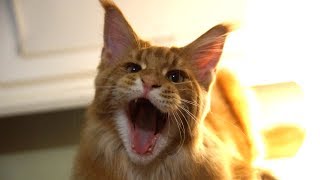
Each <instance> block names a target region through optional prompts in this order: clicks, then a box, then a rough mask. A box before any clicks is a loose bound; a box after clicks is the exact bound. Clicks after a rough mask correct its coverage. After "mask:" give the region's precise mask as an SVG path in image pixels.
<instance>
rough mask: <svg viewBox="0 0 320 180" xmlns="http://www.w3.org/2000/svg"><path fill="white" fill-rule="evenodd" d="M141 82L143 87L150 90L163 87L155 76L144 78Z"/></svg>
mask: <svg viewBox="0 0 320 180" xmlns="http://www.w3.org/2000/svg"><path fill="white" fill-rule="evenodd" d="M141 81H142V83H143V86H144V87H145V88H148V89H151V88H159V87H161V85H160V83H159V81H158V80H157V79H156V78H155V77H154V76H150V75H149V76H148V75H147V76H143V77H141Z"/></svg>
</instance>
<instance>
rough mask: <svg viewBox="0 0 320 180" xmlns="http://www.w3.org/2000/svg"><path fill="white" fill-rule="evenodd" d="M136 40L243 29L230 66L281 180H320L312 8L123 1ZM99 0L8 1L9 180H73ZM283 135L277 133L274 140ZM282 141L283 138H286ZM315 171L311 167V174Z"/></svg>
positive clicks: (1, 159) (0, 16) (254, 2)
mask: <svg viewBox="0 0 320 180" xmlns="http://www.w3.org/2000/svg"><path fill="white" fill-rule="evenodd" d="M115 3H116V4H117V5H118V6H119V7H120V9H121V10H122V11H123V13H124V15H125V16H126V17H127V19H128V21H129V23H130V24H131V25H132V27H133V29H134V30H135V31H136V33H137V34H138V35H139V36H140V37H141V38H143V39H145V40H149V41H151V42H153V43H154V44H156V45H169V46H172V45H175V46H184V45H186V44H187V43H189V42H191V41H193V40H194V39H196V38H197V37H198V36H200V35H201V34H203V33H204V32H206V31H207V30H208V29H210V28H211V27H213V26H214V25H216V24H218V23H221V22H231V23H234V24H235V25H236V27H237V29H236V30H235V31H234V32H232V33H231V34H230V36H229V38H228V40H227V42H226V46H225V50H224V54H223V57H222V62H221V66H227V67H228V68H231V69H233V70H234V71H235V72H236V73H237V75H238V77H239V79H240V81H241V82H242V83H243V84H244V85H245V86H247V87H248V88H250V89H251V90H252V94H251V95H250V97H251V99H252V102H251V106H252V112H251V115H252V118H253V128H254V130H255V131H257V132H258V133H263V134H264V135H265V137H276V138H274V139H279V141H273V142H269V141H265V146H268V147H269V148H274V151H273V152H276V153H271V154H270V153H269V154H268V153H266V154H268V155H265V157H267V158H268V159H269V160H268V161H267V162H262V161H261V162H257V163H258V164H260V165H262V166H266V167H268V168H270V169H271V170H273V171H275V172H276V173H277V174H278V176H279V177H280V179H290V180H291V179H317V178H320V177H319V175H318V173H317V169H316V167H313V165H307V164H308V163H313V162H319V160H320V155H319V153H318V152H319V150H320V147H319V146H320V142H319V138H317V137H318V136H319V135H320V134H319V132H318V129H319V128H320V124H319V123H318V120H320V119H319V116H318V113H317V110H318V109H317V107H318V106H317V102H319V101H318V100H320V99H319V95H318V92H320V91H319V90H320V89H319V87H318V82H319V80H318V77H320V76H319V75H320V73H319V70H318V69H319V68H318V67H319V66H318V64H317V63H318V61H319V60H320V58H319V57H320V55H319V50H318V47H319V45H318V44H319V42H320V35H319V32H320V25H319V20H318V17H320V12H319V11H318V9H317V7H318V6H317V2H314V1H311V0H305V1H302V0H291V1H289V0H269V1H264V0H162V1H148V0H134V1H126V0H115ZM103 14H104V12H103V9H102V8H101V7H100V5H99V2H98V0H67V1H66V0H54V1H53V0H0V142H1V143H0V179H3V180H18V179H24V180H35V179H46V180H63V179H68V178H69V175H70V170H71V167H72V159H73V157H74V154H75V150H76V148H77V144H78V142H79V134H80V129H81V126H82V122H83V120H84V112H85V107H86V106H87V105H88V104H89V103H90V101H91V99H92V97H93V92H94V89H93V79H94V76H95V73H96V67H97V64H98V63H99V59H100V52H101V47H102V44H103V42H102V35H103V34H102V29H103ZM275 129H276V130H277V131H275ZM278 137H279V138H278ZM307 167H308V168H307Z"/></svg>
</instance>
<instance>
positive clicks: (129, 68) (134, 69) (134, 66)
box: [126, 63, 141, 73]
mask: <svg viewBox="0 0 320 180" xmlns="http://www.w3.org/2000/svg"><path fill="white" fill-rule="evenodd" d="M126 70H127V71H128V72H129V73H135V72H139V71H140V70H141V66H140V65H139V64H135V63H128V64H127V65H126Z"/></svg>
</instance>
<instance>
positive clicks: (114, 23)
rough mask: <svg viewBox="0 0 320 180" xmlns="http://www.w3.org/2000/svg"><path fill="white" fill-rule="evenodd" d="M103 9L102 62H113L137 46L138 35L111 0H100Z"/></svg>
mask: <svg viewBox="0 0 320 180" xmlns="http://www.w3.org/2000/svg"><path fill="white" fill-rule="evenodd" d="M100 3H101V5H102V6H103V7H104V9H105V19H104V34H103V36H104V46H103V50H102V63H104V64H105V63H106V64H107V65H108V64H113V63H115V62H116V61H117V60H119V59H120V58H121V57H122V56H124V55H126V53H128V52H129V51H130V50H132V49H135V48H137V47H138V42H139V40H138V37H137V35H136V34H135V33H134V31H133V29H132V28H131V26H130V25H129V23H128V22H127V20H126V19H125V17H124V16H123V14H122V12H121V11H120V9H119V8H118V7H117V6H116V5H115V4H114V3H113V2H112V1H111V0H100Z"/></svg>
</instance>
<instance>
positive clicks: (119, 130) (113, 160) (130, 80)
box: [72, 0, 259, 180]
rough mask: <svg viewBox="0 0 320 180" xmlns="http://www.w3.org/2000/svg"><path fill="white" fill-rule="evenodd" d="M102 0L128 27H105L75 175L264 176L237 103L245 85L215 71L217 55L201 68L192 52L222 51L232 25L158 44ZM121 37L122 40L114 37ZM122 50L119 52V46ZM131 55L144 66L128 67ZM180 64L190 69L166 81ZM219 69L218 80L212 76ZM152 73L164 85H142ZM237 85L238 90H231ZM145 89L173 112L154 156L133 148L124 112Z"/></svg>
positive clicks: (145, 179)
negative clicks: (181, 43)
mask: <svg viewBox="0 0 320 180" xmlns="http://www.w3.org/2000/svg"><path fill="white" fill-rule="evenodd" d="M101 3H102V5H103V6H104V8H105V9H106V12H107V14H106V21H108V18H119V17H118V16H120V18H121V19H116V20H119V21H117V22H123V23H122V24H120V26H121V27H122V26H124V27H126V29H125V30H124V31H123V32H118V31H121V30H122V29H117V27H115V28H116V29H117V31H113V30H112V29H111V30H110V29H107V30H105V46H104V48H103V51H102V56H101V63H100V65H99V68H98V70H99V72H98V75H97V77H96V81H95V86H96V92H95V97H94V100H93V102H92V104H91V105H90V107H89V108H88V113H87V121H86V124H85V128H84V130H83V133H82V139H81V143H80V148H79V151H78V155H77V158H76V160H75V165H74V170H73V176H72V179H73V180H106V179H112V180H122V179H129V180H131V179H132V180H160V179H166V180H167V179H168V180H169V179H172V180H180V179H181V180H185V179H190V180H196V179H203V180H205V179H210V180H213V179H217V180H229V179H239V180H240V179H241V180H242V179H243V180H251V179H252V180H254V179H259V173H257V172H256V170H254V168H253V167H252V165H251V164H252V161H253V144H252V141H251V138H250V132H249V131H250V129H249V128H248V122H247V117H246V116H245V115H244V114H243V113H242V114H241V113H240V112H242V109H243V110H244V109H245V107H244V106H241V107H239V106H238V105H237V104H236V103H233V102H239V101H241V102H242V101H243V100H245V99H243V97H244V96H243V95H244V94H243V93H242V91H240V89H241V86H240V85H239V84H238V83H237V81H236V79H235V78H234V76H233V75H232V74H230V73H229V72H228V71H225V70H220V71H218V72H217V73H216V68H215V66H216V64H217V62H213V63H212V66H210V67H207V66H205V70H203V69H201V68H202V67H200V65H199V62H196V61H197V60H192V59H193V58H194V57H200V58H201V56H202V55H198V54H196V55H195V53H197V48H199V47H200V48H203V47H205V48H206V47H210V49H212V48H216V47H217V46H219V48H221V49H214V51H212V52H211V51H210V49H205V50H206V51H205V52H206V53H207V55H208V56H210V55H212V57H213V58H217V60H218V59H219V57H220V54H211V53H217V52H218V50H219V52H218V53H221V50H222V48H223V42H224V39H225V37H226V33H227V30H228V29H227V27H226V26H223V25H219V26H216V27H214V28H213V29H212V30H209V31H208V32H207V33H206V34H204V35H203V36H201V37H200V38H199V39H197V40H196V41H194V42H193V43H191V44H190V45H188V46H186V47H183V48H176V47H172V48H168V47H156V46H151V45H150V44H149V43H147V42H145V41H142V40H140V39H138V38H137V36H136V34H135V33H134V32H133V31H132V29H131V27H130V26H129V25H128V23H127V22H126V21H125V20H124V19H122V18H123V17H122V14H121V12H120V10H119V9H118V8H117V7H116V6H115V5H114V4H113V3H112V2H110V1H108V0H101ZM112 13H114V14H112ZM113 15H114V16H115V17H112V16H113ZM106 23H109V22H106ZM109 25H110V24H109ZM113 25H114V24H111V25H110V26H109V27H106V28H113V27H112V26H113ZM118 25H119V24H118ZM118 25H117V26H118ZM122 28H123V27H122ZM108 33H109V34H110V33H115V36H114V37H115V38H116V39H115V40H117V41H114V40H113V39H112V38H113V37H108V36H109V34H108ZM121 33H122V34H121ZM213 35H214V36H216V37H217V38H218V39H220V40H221V38H222V39H223V41H220V40H219V42H217V43H216V44H214V45H210V46H208V45H207V43H208V42H210V43H211V42H212V41H214V40H215V39H216V38H214V37H213ZM207 36H209V37H210V38H211V40H210V41H209V40H208V38H207ZM123 38H125V39H123ZM126 38H129V39H126ZM109 41H111V43H109ZM117 42H120V44H116V45H114V43H117ZM108 43H109V44H108ZM121 43H122V44H121ZM125 43H127V44H125ZM218 43H222V44H218ZM113 46H114V47H113ZM115 47H116V48H122V49H120V50H119V49H116V50H115V49H114V48H115ZM200 50H203V49H200ZM118 52H121V54H116V55H114V54H113V53H118ZM193 55H194V56H193ZM206 58H207V56H206ZM128 63H135V64H138V65H139V66H141V68H142V69H141V71H139V72H136V73H128V71H127V69H126V68H127V64H128ZM201 66H203V64H201ZM177 69H178V70H180V71H182V72H184V73H185V79H186V80H185V81H183V82H181V83H172V82H170V81H168V78H167V77H166V75H167V73H168V72H169V71H171V70H177ZM199 74H201V77H200V76H199ZM215 74H216V75H215ZM215 76H216V77H217V78H216V79H217V82H216V83H215V84H213V82H214V77H215ZM146 79H148V81H151V82H152V83H153V84H155V85H157V87H158V88H153V89H151V90H150V92H148V94H145V90H144V86H143V82H144V80H146ZM208 82H210V83H209V84H208ZM235 90H236V91H237V92H239V93H240V94H239V93H238V94H235V93H233V92H235ZM141 96H144V97H146V98H148V99H149V100H150V102H152V104H153V105H154V106H156V107H157V108H158V109H159V110H161V111H162V112H164V113H167V114H168V120H169V122H168V125H167V126H166V127H165V128H164V130H163V132H162V133H160V135H159V137H158V139H157V143H156V145H155V147H154V151H153V153H152V155H148V156H141V155H137V154H135V153H134V152H132V151H131V147H130V137H129V136H130V133H129V131H130V127H129V126H128V123H127V121H128V118H127V116H126V107H127V106H128V103H129V101H131V100H133V99H135V98H138V97H141ZM238 108H241V110H239V109H238Z"/></svg>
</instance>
